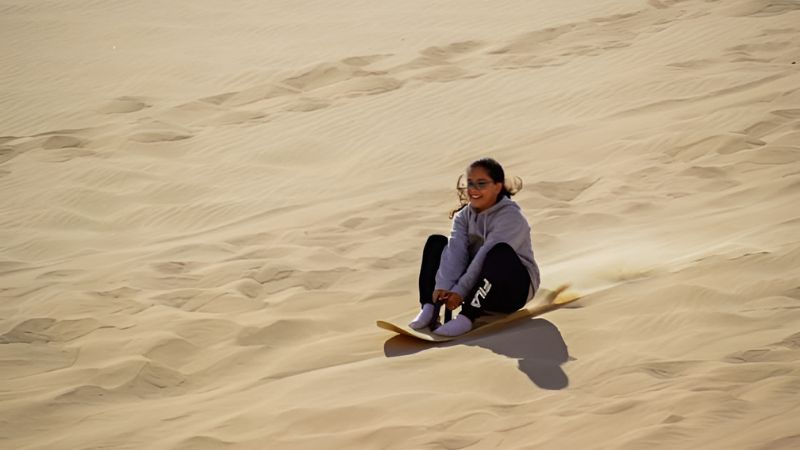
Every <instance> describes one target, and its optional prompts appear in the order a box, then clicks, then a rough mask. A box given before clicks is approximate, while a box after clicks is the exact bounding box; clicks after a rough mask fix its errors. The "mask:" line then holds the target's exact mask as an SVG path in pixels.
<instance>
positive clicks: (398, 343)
mask: <svg viewBox="0 0 800 450" xmlns="http://www.w3.org/2000/svg"><path fill="white" fill-rule="evenodd" d="M455 345H470V346H474V347H482V348H485V349H487V350H491V351H492V352H494V353H497V354H498V355H503V356H507V357H509V358H514V359H516V360H517V366H518V367H519V370H521V371H522V372H523V373H525V375H527V376H528V378H530V379H531V381H532V382H533V383H534V384H535V385H536V386H539V387H540V388H543V389H563V388H565V387H567V385H569V379H568V378H567V374H566V373H564V371H563V370H562V369H561V364H563V363H565V362H566V361H568V360H569V359H570V356H569V352H568V350H567V344H566V343H565V342H564V339H563V338H562V337H561V332H559V331H558V328H557V327H556V326H555V325H553V324H552V323H551V322H549V321H547V320H545V319H534V318H531V319H529V320H521V321H519V323H513V324H510V325H508V327H505V328H503V329H501V330H498V331H496V332H493V333H490V334H487V335H479V336H475V337H466V338H464V339H459V340H455V341H451V342H442V343H433V342H425V341H420V340H418V339H414V338H412V337H408V336H403V335H397V336H394V337H392V338H390V339H389V340H387V341H386V342H385V343H384V345H383V353H384V354H385V355H386V356H387V357H388V358H394V357H397V356H406V355H411V354H414V353H419V352H423V351H425V350H428V349H431V348H441V347H452V346H455Z"/></svg>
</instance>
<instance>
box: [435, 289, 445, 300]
mask: <svg viewBox="0 0 800 450" xmlns="http://www.w3.org/2000/svg"><path fill="white" fill-rule="evenodd" d="M445 297H447V291H445V290H444V289H436V290H435V291H433V303H436V302H439V301H441V300H444V298H445Z"/></svg>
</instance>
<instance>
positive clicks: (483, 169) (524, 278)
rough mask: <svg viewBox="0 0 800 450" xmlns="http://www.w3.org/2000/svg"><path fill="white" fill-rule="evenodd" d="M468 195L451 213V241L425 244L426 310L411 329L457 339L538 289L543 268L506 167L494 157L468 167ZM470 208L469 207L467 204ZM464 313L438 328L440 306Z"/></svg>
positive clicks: (436, 238) (422, 281)
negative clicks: (489, 315) (479, 319)
mask: <svg viewBox="0 0 800 450" xmlns="http://www.w3.org/2000/svg"><path fill="white" fill-rule="evenodd" d="M466 175H467V187H466V192H467V196H466V197H465V196H464V195H463V191H461V189H460V190H459V192H460V194H459V197H460V198H461V206H460V207H459V208H458V209H457V210H455V211H453V213H452V214H451V215H450V216H451V218H453V229H452V230H451V231H450V239H448V238H446V237H444V236H441V235H432V236H430V237H429V238H428V241H427V242H426V243H425V250H424V251H423V254H422V268H421V269H420V274H419V295H420V297H419V298H420V303H421V304H422V309H421V310H420V312H419V314H417V317H415V318H414V320H413V321H412V322H411V323H410V324H409V326H410V327H411V328H414V329H421V328H425V327H429V326H430V327H431V328H433V329H434V331H433V332H434V333H436V334H439V335H442V336H458V335H460V334H464V333H466V332H468V331H469V330H471V329H472V323H473V322H474V320H475V319H476V318H477V317H479V316H480V315H482V314H484V313H485V312H486V311H491V312H500V313H511V312H514V311H516V310H518V309H520V308H522V307H523V306H525V303H527V301H528V300H530V299H531V298H532V297H533V295H534V293H535V292H536V290H537V289H538V288H539V267H538V266H537V265H536V260H534V258H533V249H532V247H531V228H530V225H528V221H527V220H526V219H525V216H524V215H523V214H522V211H521V210H520V207H519V206H518V205H517V204H516V203H515V202H514V201H513V200H511V196H512V195H513V193H512V192H511V191H510V190H509V189H508V188H507V187H506V180H505V172H504V171H503V167H502V166H501V165H500V164H499V163H498V162H497V161H495V160H493V159H491V158H484V159H479V160H477V161H475V162H473V163H472V164H470V166H469V168H468V169H467V173H466ZM467 205H469V206H467ZM453 216H455V217H453ZM442 304H444V305H445V306H446V307H447V309H450V310H453V309H456V308H457V307H458V306H459V305H460V306H461V313H460V314H459V315H458V316H457V317H456V318H455V319H453V320H451V321H449V322H447V323H445V324H444V325H441V326H438V327H437V326H436V325H437V324H438V323H437V319H438V317H439V309H440V306H441V305H442Z"/></svg>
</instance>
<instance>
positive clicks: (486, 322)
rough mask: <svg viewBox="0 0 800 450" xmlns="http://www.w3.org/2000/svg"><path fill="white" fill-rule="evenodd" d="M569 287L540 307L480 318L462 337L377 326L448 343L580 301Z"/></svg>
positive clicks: (383, 323) (381, 322) (388, 324)
mask: <svg viewBox="0 0 800 450" xmlns="http://www.w3.org/2000/svg"><path fill="white" fill-rule="evenodd" d="M568 287H569V286H567V285H564V286H560V287H559V288H558V289H556V290H554V291H551V292H549V293H548V294H547V296H546V297H545V299H544V301H543V302H542V303H540V304H538V305H535V306H531V307H525V308H522V309H520V310H519V311H515V312H513V313H511V314H498V315H491V316H483V317H479V318H478V319H477V320H476V321H475V326H474V327H473V328H472V330H470V331H469V332H467V333H464V334H462V335H460V336H453V337H448V336H439V335H438V334H435V333H433V332H432V331H431V330H430V329H429V328H427V327H426V328H423V329H421V330H415V329H413V328H411V327H409V326H408V325H405V324H404V325H398V324H395V323H392V322H389V321H386V320H379V321H377V322H376V325H378V328H383V329H384V330H388V331H393V332H395V333H398V334H402V335H405V336H410V337H413V338H416V339H421V340H423V341H429V342H447V341H452V340H455V339H463V338H465V337H471V336H475V335H477V334H479V333H484V332H487V331H491V330H494V329H498V328H501V327H502V326H504V325H507V324H509V323H511V322H514V321H516V320H520V319H525V318H527V317H535V316H539V315H542V314H544V313H546V312H550V311H554V310H556V309H559V308H561V307H563V306H565V305H568V304H570V303H572V302H575V301H578V300H580V299H581V297H580V296H579V295H577V294H565V291H566V290H567V288H568Z"/></svg>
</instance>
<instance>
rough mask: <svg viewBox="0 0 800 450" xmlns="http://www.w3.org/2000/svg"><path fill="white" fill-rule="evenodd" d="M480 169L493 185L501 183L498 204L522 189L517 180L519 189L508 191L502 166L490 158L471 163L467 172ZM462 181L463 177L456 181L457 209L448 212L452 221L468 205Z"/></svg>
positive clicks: (465, 189)
mask: <svg viewBox="0 0 800 450" xmlns="http://www.w3.org/2000/svg"><path fill="white" fill-rule="evenodd" d="M477 167H480V168H481V169H484V170H485V171H486V173H488V174H489V178H491V179H492V181H494V182H495V183H503V189H502V190H500V193H498V194H497V201H498V202H499V201H500V200H501V199H502V198H503V197H509V198H510V197H511V196H512V195H514V194H516V193H517V192H519V190H520V189H522V180H521V179H519V178H517V179H516V180H515V182H516V184H518V186H519V187H515V188H512V189H509V188H508V186H507V183H506V172H505V170H503V166H501V165H500V163H499V162H497V161H495V160H494V159H492V158H481V159H478V160H476V161H473V162H472V164H470V165H469V167H468V168H467V171H469V170H472V169H475V168H477ZM463 179H464V175H461V176H460V177H458V181H457V182H456V194H457V195H458V201H459V203H460V204H459V206H458V208H456V209H454V210H453V211H451V212H450V218H451V219H452V218H453V216H455V215H456V213H457V212H459V211H461V210H462V209H464V207H465V206H467V205H468V204H469V199H468V198H467V188H466V186H464V185H462V183H461V181H462V180H463Z"/></svg>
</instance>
